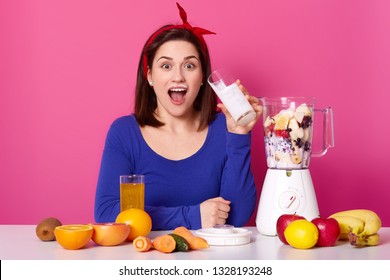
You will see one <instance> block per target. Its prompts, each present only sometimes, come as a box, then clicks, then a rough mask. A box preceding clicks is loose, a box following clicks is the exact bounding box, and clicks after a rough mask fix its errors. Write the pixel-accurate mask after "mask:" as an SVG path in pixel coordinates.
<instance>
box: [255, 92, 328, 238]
mask: <svg viewBox="0 0 390 280" xmlns="http://www.w3.org/2000/svg"><path fill="white" fill-rule="evenodd" d="M260 100H261V102H262V105H263V127H264V144H265V155H266V160H267V166H268V170H267V174H266V177H265V180H264V184H263V188H262V191H261V196H260V201H259V206H258V211H257V216H256V226H257V229H258V230H259V232H260V233H262V234H264V235H276V221H277V219H278V218H279V216H281V215H282V214H293V213H296V214H297V215H301V216H304V217H305V218H306V219H309V220H311V219H313V218H315V217H317V216H318V215H319V210H318V205H317V199H316V195H315V191H314V187H313V182H312V179H311V175H310V172H309V169H308V167H309V163H310V157H311V156H315V157H321V156H323V155H325V153H326V152H327V150H328V149H329V148H330V147H333V146H334V137H333V111H332V108H330V107H328V108H325V109H314V102H315V99H314V98H312V97H263V98H260ZM315 112H317V113H322V115H323V141H322V142H323V143H322V148H321V150H320V151H318V152H314V151H313V150H312V146H313V145H312V136H313V125H314V114H315Z"/></svg>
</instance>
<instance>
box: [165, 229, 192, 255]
mask: <svg viewBox="0 0 390 280" xmlns="http://www.w3.org/2000/svg"><path fill="white" fill-rule="evenodd" d="M169 235H170V236H172V237H173V239H175V241H176V248H175V251H179V252H187V251H188V250H190V245H189V244H188V242H187V240H185V239H184V238H183V237H181V236H180V235H177V234H175V233H170V234H169Z"/></svg>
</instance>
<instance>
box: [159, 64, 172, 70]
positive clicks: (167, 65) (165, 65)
mask: <svg viewBox="0 0 390 280" xmlns="http://www.w3.org/2000/svg"><path fill="white" fill-rule="evenodd" d="M161 68H162V69H170V68H171V65H169V64H163V65H161Z"/></svg>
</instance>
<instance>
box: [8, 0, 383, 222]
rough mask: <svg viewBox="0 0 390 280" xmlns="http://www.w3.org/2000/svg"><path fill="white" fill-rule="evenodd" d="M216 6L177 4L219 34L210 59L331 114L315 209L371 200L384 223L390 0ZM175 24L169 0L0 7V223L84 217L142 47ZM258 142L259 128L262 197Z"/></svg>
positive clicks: (315, 164) (318, 165)
mask: <svg viewBox="0 0 390 280" xmlns="http://www.w3.org/2000/svg"><path fill="white" fill-rule="evenodd" d="M221 3H222V2H221V1H209V0H208V1H205V0H198V1H189V0H182V1H181V4H182V6H183V7H184V8H185V9H186V10H187V12H188V17H189V21H190V22H191V23H192V24H194V25H200V26H202V27H205V28H208V29H210V30H213V31H215V32H217V34H218V35H217V36H207V39H206V40H207V42H208V44H209V47H210V51H211V56H212V62H213V65H214V68H218V67H221V66H224V67H226V68H229V69H231V70H232V71H233V72H235V73H236V74H237V76H238V77H239V78H240V79H241V80H242V81H243V83H244V84H245V85H246V86H247V88H248V89H249V90H250V92H251V93H252V94H254V95H258V96H266V95H267V96H272V95H274V96H276V95H289V96H315V97H316V98H317V107H319V108H320V107H325V106H332V107H333V109H334V118H335V143H336V146H335V148H333V149H331V150H330V151H329V152H328V153H327V154H326V156H325V157H323V158H313V159H312V161H311V166H310V170H311V174H312V177H313V181H314V184H315V188H316V193H317V197H318V203H319V207H320V212H321V215H323V216H327V215H329V214H331V213H333V212H335V211H339V210H346V209H350V208H369V209H373V210H375V211H377V212H378V213H379V215H380V216H381V217H382V219H383V224H384V225H385V226H390V211H389V208H388V203H389V197H390V179H389V176H388V175H389V171H388V167H389V164H390V162H389V160H390V149H389V144H388V143H389V140H388V139H389V138H390V129H389V121H388V119H389V114H390V111H389V107H390V105H389V102H390V94H389V92H390V81H389V79H388V77H389V73H390V51H389V50H390V33H389V30H390V18H389V17H388V14H389V12H390V2H389V1H386V0H383V1H364V0H362V1H360V0H345V1H340V0H329V1H320V0H306V1H305V0H297V1H287V0H286V1H283V0H278V1H265V0H259V1H251V0H241V1H231V0H225V1H223V5H222V4H221ZM178 21H179V16H178V11H177V9H176V6H175V1H171V0H169V1H168V0H165V1H160V0H156V1H137V2H136V1H95V0H84V1H79V0H71V1H49V0H46V1H45V0H40V1H39V0H37V1H27V0H25V1H23V0H19V1H11V0H5V1H1V2H0V38H1V39H0V40H1V41H0V131H1V137H0V200H1V203H0V224H36V223H38V222H39V221H40V220H41V219H42V218H44V217H47V216H56V217H58V218H60V219H61V220H62V222H63V223H87V222H91V221H93V203H94V195H95V185H96V181H97V175H98V171H99V164H100V157H101V152H102V149H103V144H104V139H105V135H106V132H107V129H108V126H109V125H110V123H111V122H112V121H113V120H114V119H115V118H116V117H118V116H121V115H124V114H128V113H130V112H131V110H132V107H133V102H132V100H133V92H134V86H135V83H134V82H135V73H136V68H137V63H138V58H139V55H140V50H141V48H142V45H143V43H144V41H145V40H146V38H147V37H148V36H149V35H150V33H151V32H152V31H154V30H155V29H156V28H158V27H159V26H160V25H162V24H166V23H170V22H178ZM318 132H319V131H318V130H317V133H318ZM315 137H316V136H315ZM317 137H320V134H318V135H317ZM263 149H264V147H263V140H262V125H261V124H260V123H259V124H258V125H257V126H256V128H255V130H254V132H253V155H254V156H253V170H254V173H255V179H256V183H257V185H258V189H259V194H260V190H261V186H262V182H263V179H264V176H265V171H266V165H265V160H264V151H263ZM254 218H255V214H254V215H253V217H252V219H251V221H250V223H249V224H250V225H254Z"/></svg>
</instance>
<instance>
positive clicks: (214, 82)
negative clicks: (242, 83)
mask: <svg viewBox="0 0 390 280" xmlns="http://www.w3.org/2000/svg"><path fill="white" fill-rule="evenodd" d="M207 81H208V83H209V84H210V86H211V87H212V88H213V90H214V91H215V93H216V94H217V96H218V98H219V99H220V100H221V101H222V103H223V104H224V105H225V106H226V109H227V110H228V111H229V113H230V115H232V118H233V119H234V120H235V121H236V123H237V124H238V125H240V126H245V125H247V124H248V123H249V122H251V121H252V120H253V119H254V118H255V117H256V113H255V111H254V110H253V108H252V106H251V104H250V103H249V102H248V100H247V99H246V97H245V95H244V93H243V92H242V91H241V90H240V88H239V87H238V85H237V83H236V79H234V78H233V76H232V75H231V74H230V73H229V72H227V71H226V70H224V69H219V70H216V71H214V72H213V73H211V75H210V77H209V78H208V79H207Z"/></svg>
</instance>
